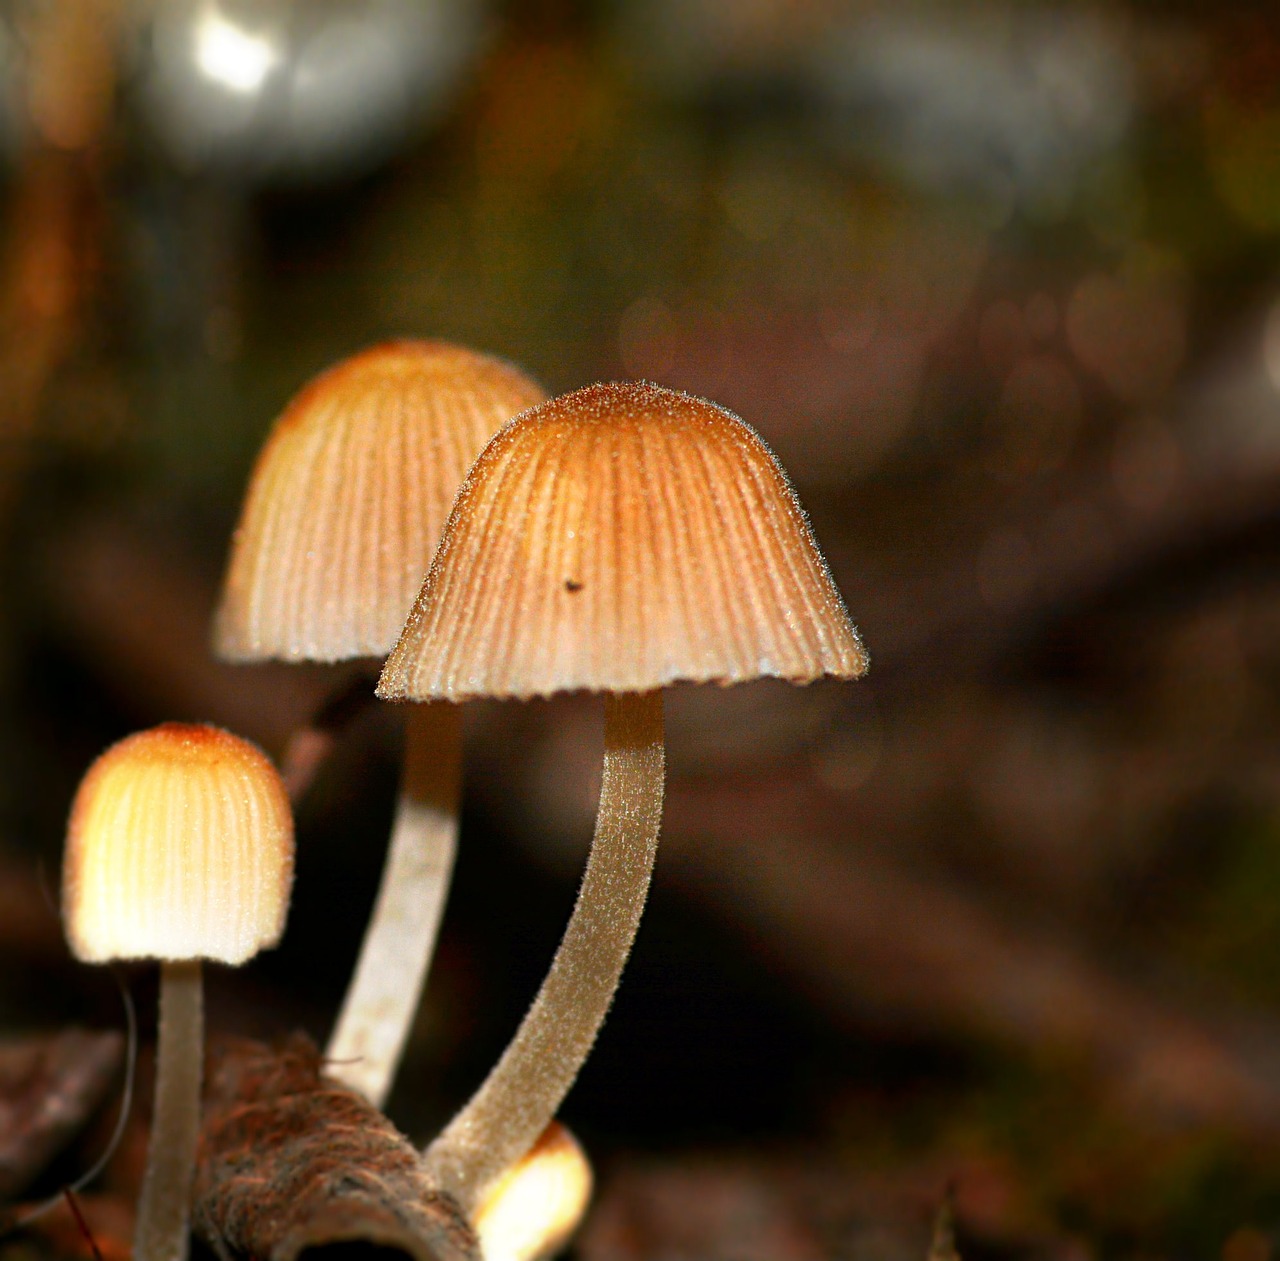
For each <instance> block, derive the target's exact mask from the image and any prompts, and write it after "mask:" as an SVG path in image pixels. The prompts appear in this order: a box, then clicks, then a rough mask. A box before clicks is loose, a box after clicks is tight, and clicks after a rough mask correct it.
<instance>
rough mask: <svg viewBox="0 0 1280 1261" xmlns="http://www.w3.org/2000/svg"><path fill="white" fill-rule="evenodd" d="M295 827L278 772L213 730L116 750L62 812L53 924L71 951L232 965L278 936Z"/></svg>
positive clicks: (198, 728)
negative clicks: (66, 815)
mask: <svg viewBox="0 0 1280 1261" xmlns="http://www.w3.org/2000/svg"><path fill="white" fill-rule="evenodd" d="M292 882H293V816H292V813H291V811H290V808H289V798H288V796H287V794H286V793H285V789H284V785H283V783H282V782H281V780H280V776H279V775H278V774H277V772H276V769H275V767H274V766H273V765H272V764H271V762H270V760H269V759H268V758H267V756H266V755H265V754H264V753H263V752H262V751H261V750H260V749H258V748H257V747H256V746H255V745H252V744H250V743H249V742H248V741H247V740H242V739H240V737H239V736H234V735H232V734H231V733H230V732H228V731H223V730H221V729H220V728H218V727H208V726H202V725H188V724H185V723H166V724H165V725H163V726H160V727H154V728H152V729H151V730H149V731H143V732H139V733H138V734H137V735H133V736H129V737H127V738H126V739H124V740H121V741H120V742H119V743H118V744H114V745H112V746H111V748H109V749H108V750H107V751H106V752H105V753H103V754H102V755H101V757H99V758H98V760H97V761H96V762H94V764H93V765H92V766H91V767H90V768H89V770H88V773H87V774H86V775H85V777H84V779H83V780H82V781H81V784H80V788H79V790H78V791H77V793H76V797H75V801H74V803H73V804H72V807H71V821H70V824H69V826H68V830H67V847H66V853H65V856H64V859H63V867H62V917H63V924H64V927H65V928H66V933H67V939H68V941H69V942H70V943H71V950H72V953H73V954H74V955H75V956H76V958H78V959H83V960H84V961H85V962H90V963H95V962H96V963H100V962H105V961H106V960H108V959H167V960H170V961H177V960H184V959H215V960H218V961H220V962H222V963H242V962H243V961H244V960H245V959H248V958H250V957H251V956H252V955H255V954H257V952H258V951H259V950H261V949H264V948H265V947H267V946H274V945H275V944H276V942H277V941H279V939H280V934H281V933H282V932H283V931H284V923H285V916H286V913H287V912H288V908H289V891H290V887H291V885H292Z"/></svg>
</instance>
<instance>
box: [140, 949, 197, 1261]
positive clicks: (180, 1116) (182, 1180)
mask: <svg viewBox="0 0 1280 1261" xmlns="http://www.w3.org/2000/svg"><path fill="white" fill-rule="evenodd" d="M203 1068H204V999H203V989H202V981H201V970H200V961H199V960H198V959H194V960H189V961H186V962H183V963H167V962H161V964H160V1031H159V1035H158V1037H157V1040H156V1094H155V1109H154V1112H153V1114H152V1120H151V1141H150V1144H149V1145H148V1147H147V1169H146V1173H145V1174H144V1175H143V1178H142V1194H141V1196H140V1197H139V1199H138V1225H137V1229H136V1231H135V1234H134V1241H133V1255H134V1261H186V1257H187V1248H188V1244H189V1241H190V1235H191V1182H192V1179H193V1178H194V1176H195V1166H196V1137H197V1135H198V1134H199V1131H200V1080H201V1076H202V1073H203Z"/></svg>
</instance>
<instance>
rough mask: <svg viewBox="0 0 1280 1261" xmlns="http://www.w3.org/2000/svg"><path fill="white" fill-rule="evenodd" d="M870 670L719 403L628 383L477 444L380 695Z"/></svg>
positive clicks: (812, 558)
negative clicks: (475, 456)
mask: <svg viewBox="0 0 1280 1261" xmlns="http://www.w3.org/2000/svg"><path fill="white" fill-rule="evenodd" d="M866 668H867V657H866V654H865V652H864V651H863V648H862V645H861V643H860V642H859V640H858V635H857V632H856V631H855V630H854V628H853V625H852V623H851V622H850V621H849V616H848V614H847V613H846V611H845V608H844V604H843V602H842V601H841V599H840V594H839V592H838V591H837V590H836V588H835V585H834V583H833V582H832V580H831V575H830V573H829V572H828V570H827V566H826V563H825V562H824V561H823V559H822V555H821V553H820V552H819V551H818V547H817V544H816V543H815V542H814V539H813V535H812V533H811V531H810V529H809V524H808V521H807V519H806V517H805V515H804V512H803V510H802V509H801V507H800V504H799V503H798V501H797V500H796V497H795V493H794V491H793V490H792V489H791V485H790V483H789V482H788V481H787V478H786V475H785V474H784V473H783V471H782V469H781V468H780V467H779V465H778V462H777V460H776V459H775V458H774V456H773V454H772V452H771V451H770V450H769V449H768V447H766V446H765V444H764V443H763V442H762V441H761V440H760V438H759V437H758V436H757V434H756V433H755V432H754V431H753V430H752V429H751V428H750V427H749V426H747V425H746V424H744V423H743V422H742V421H741V420H739V419H738V417H736V416H734V415H733V414H732V413H730V412H728V411H726V410H725V409H724V408H722V407H718V406H716V405H715V404H714V403H709V402H707V401H706V400H704V399H699V398H693V397H691V396H689V395H687V394H682V393H679V392H678V391H675V390H668V389H663V388H661V387H659V386H656V385H650V384H646V383H627V384H613V385H593V386H588V387H587V388H585V389H581V390H576V391H574V392H573V393H571V394H565V395H562V396H561V397H559V398H554V399H551V400H550V401H549V402H546V403H542V404H539V405H538V406H536V407H532V408H530V409H529V410H528V411H526V412H524V413H522V414H521V415H520V416H517V417H516V418H515V419H514V420H513V421H512V422H511V423H510V424H509V425H507V426H506V428H504V429H503V430H502V431H501V432H500V433H498V434H497V435H496V436H495V437H494V438H493V440H492V441H491V442H490V443H489V445H488V446H487V447H485V449H484V451H483V452H482V453H481V455H480V458H479V459H478V460H477V461H476V463H475V465H474V466H473V467H472V470H471V472H470V473H469V474H468V475H467V480H466V481H465V482H464V483H463V486H462V489H461V490H460V491H459V492H458V498H457V501H456V503H455V504H454V507H453V511H452V513H451V514H450V516H449V520H448V521H447V522H446V524H445V528H444V534H443V536H442V538H441V542H440V548H439V551H438V552H437V553H436V557H435V560H434V561H433V562H432V565H431V569H430V571H429V573H428V575H427V579H426V582H425V584H424V585H423V588H422V591H421V593H420V594H419V596H418V599H417V602H416V603H415V605H414V606H413V612H412V613H411V614H410V615H409V621H408V623H407V624H406V626H405V629H404V632H403V634H402V635H401V637H400V642H399V643H398V644H397V645H396V647H395V649H394V651H393V652H392V653H391V656H390V657H389V658H388V660H387V663H386V666H385V668H384V670H383V673H382V678H381V680H380V682H379V684H378V695H379V696H382V697H384V698H388V699H413V700H427V699H449V700H465V699H468V698H471V697H479V696H500V697H529V696H545V695H548V694H550V693H553V692H559V691H565V690H569V689H576V688H587V689H593V690H605V691H616V692H631V691H648V690H649V689H652V688H658V687H662V686H665V685H666V684H668V683H675V682H677V681H679V680H691V681H697V682H716V683H722V684H727V683H738V682H743V681H745V680H747V679H754V678H759V677H763V676H774V677H778V678H784V679H791V680H792V681H794V682H797V683H805V682H809V681H811V680H813V679H816V678H818V677H820V676H821V675H824V674H831V675H836V676H839V677H841V678H852V677H855V676H857V675H860V674H862V673H863V672H864V671H865V670H866Z"/></svg>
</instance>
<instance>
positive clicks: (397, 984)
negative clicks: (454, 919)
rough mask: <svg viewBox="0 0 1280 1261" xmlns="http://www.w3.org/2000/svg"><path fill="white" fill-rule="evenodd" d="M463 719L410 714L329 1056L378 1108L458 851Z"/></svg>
mask: <svg viewBox="0 0 1280 1261" xmlns="http://www.w3.org/2000/svg"><path fill="white" fill-rule="evenodd" d="M461 747H462V734H461V720H460V716H459V712H458V706H457V705H454V704H451V703H450V702H448V701H432V702H429V703H427V704H421V705H413V706H412V707H411V708H410V711H409V715H408V720H407V722H406V727H405V752H404V774H403V778H402V780H401V784H400V797H399V801H398V803H397V805H396V817H395V822H394V823H393V824H392V828H391V843H390V845H389V846H388V849H387V859H386V863H385V865H384V866H383V871H382V884H381V886H380V887H379V889H378V896H377V900H376V901H375V902H374V905H373V915H372V917H371V918H370V920H369V926H368V928H367V929H366V930H365V936H364V943H363V944H362V945H361V947H360V958H359V960H358V961H357V963H356V969H355V973H354V975H353V976H352V978H351V984H350V985H349V986H348V987H347V995H346V998H345V999H344V1000H343V1004H342V1010H341V1012H340V1013H339V1014H338V1023H337V1025H336V1026H335V1027H334V1031H333V1036H332V1037H331V1038H330V1039H329V1045H328V1047H327V1048H326V1050H325V1055H326V1057H327V1058H328V1059H329V1060H330V1061H331V1063H330V1066H329V1072H330V1073H331V1074H332V1075H333V1076H334V1077H336V1078H338V1080H339V1081H341V1082H344V1083H345V1084H346V1085H348V1086H350V1087H352V1089H354V1090H358V1091H359V1092H360V1093H361V1094H362V1095H364V1097H365V1098H366V1099H368V1100H369V1101H370V1102H371V1103H373V1104H375V1105H376V1106H377V1107H379V1108H381V1107H382V1105H383V1104H384V1103H385V1102H386V1098H387V1095H388V1094H389V1093H390V1091H391V1084H392V1082H393V1081H394V1080H395V1075H396V1069H397V1067H398V1066H399V1064H400V1056H401V1053H402V1052H403V1050H404V1044H405V1040H406V1039H407V1038H408V1036H409V1029H410V1027H411V1026H412V1024H413V1018H414V1015H415V1014H416V1012H417V1010H418V1000H419V999H420V997H421V995H422V987H423V983H424V982H425V981H426V977H427V971H428V969H429V968H430V966H431V956H432V954H433V953H434V951H435V944H436V936H437V934H438V933H439V931H440V919H441V916H442V915H443V914H444V903H445V898H446V896H447V894H448V892H449V879H450V877H451V875H452V874H453V858H454V854H455V852H456V850H457V845H458V783H459V776H460V764H461V758H462V754H461Z"/></svg>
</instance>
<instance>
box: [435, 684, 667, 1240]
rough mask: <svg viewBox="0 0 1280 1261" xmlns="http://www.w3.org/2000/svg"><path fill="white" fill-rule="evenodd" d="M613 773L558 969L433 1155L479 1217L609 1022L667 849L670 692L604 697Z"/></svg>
mask: <svg viewBox="0 0 1280 1261" xmlns="http://www.w3.org/2000/svg"><path fill="white" fill-rule="evenodd" d="M604 715H605V721H604V780H603V783H602V784H601V786H600V810H599V814H598V815H597V818H596V831H595V837H594V839H593V840H592V843H591V854H590V856H589V857H588V859H587V867H586V871H585V873H584V875H583V879H582V887H581V889H580V890H579V891H578V901H577V904H576V906H575V907H574V910H573V916H572V918H571V919H570V920H569V926H568V928H566V929H565V934H564V938H563V939H562V940H561V942H560V948H559V949H558V950H557V951H556V956H555V959H554V960H553V961H552V963H551V968H550V971H549V972H548V973H547V976H546V979H545V980H544V981H543V983H542V988H541V989H540V990H539V991H538V995H537V997H536V998H535V999H534V1000H533V1005H532V1006H531V1007H530V1008H529V1011H528V1013H527V1014H526V1015H525V1018H524V1020H523V1022H522V1023H521V1025H520V1028H519V1029H518V1030H517V1031H516V1035H515V1037H514V1038H513V1039H512V1040H511V1044H510V1045H509V1046H508V1047H507V1049H506V1051H505V1052H504V1054H503V1056H502V1058H501V1059H500V1060H499V1061H498V1063H497V1065H496V1066H495V1067H494V1069H493V1071H492V1072H490V1074H489V1076H488V1078H487V1079H486V1080H485V1082H484V1084H483V1085H482V1086H481V1087H480V1089H479V1090H478V1091H476V1093H475V1094H474V1095H473V1096H472V1097H471V1100H470V1102H468V1103H467V1105H466V1106H465V1107H464V1108H463V1109H462V1111H461V1112H459V1113H458V1115H457V1116H455V1117H454V1118H453V1120H452V1121H450V1123H449V1125H448V1126H447V1127H446V1128H445V1130H444V1131H443V1132H442V1133H441V1134H440V1136H439V1137H438V1138H437V1139H436V1140H435V1142H433V1143H432V1144H431V1145H430V1147H428V1148H427V1150H426V1152H425V1153H424V1155H423V1173H424V1175H425V1176H426V1178H427V1180H428V1182H429V1183H430V1184H431V1185H432V1186H435V1187H438V1188H439V1189H441V1190H444V1191H447V1192H449V1193H450V1194H451V1195H452V1196H453V1197H454V1198H455V1199H456V1200H457V1202H458V1204H459V1205H460V1206H461V1207H462V1209H463V1211H464V1212H465V1213H467V1214H468V1215H471V1214H472V1213H474V1211H475V1209H476V1207H477V1205H478V1204H479V1202H480V1201H481V1200H482V1199H483V1197H484V1194H485V1191H486V1190H487V1189H488V1187H489V1186H490V1185H491V1184H492V1183H493V1182H494V1180H495V1179H497V1178H499V1177H500V1176H501V1175H502V1174H503V1173H504V1172H505V1171H506V1170H507V1169H508V1168H510V1167H511V1166H512V1165H514V1164H515V1163H516V1161H518V1160H519V1159H520V1158H521V1157H522V1156H523V1155H524V1154H525V1153H526V1152H527V1151H528V1150H529V1149H530V1148H531V1147H532V1146H533V1144H534V1143H535V1142H536V1141H537V1139H538V1136H539V1135H540V1134H541V1133H542V1132H543V1131H544V1130H545V1129H546V1128H547V1126H548V1125H549V1124H550V1122H551V1121H552V1119H553V1118H554V1117H555V1114H556V1111H557V1109H558V1108H559V1107H560V1104H561V1102H562V1101H563V1099H564V1097H565V1095H566V1094H568V1092H569V1087H570V1086H572V1085H573V1082H574V1078H576V1077H577V1075H578V1071H579V1069H581V1067H582V1064H583V1061H584V1060H585V1059H586V1058H587V1055H588V1054H589V1052H590V1051H591V1047H592V1045H593V1044H594V1042H595V1040H596V1034H597V1033H598V1032H599V1029H600V1026H601V1025H602V1024H603V1023H604V1018H605V1014H606V1013H607V1012H608V1010H609V1004H610V1003H611V1002H612V1000H613V994H614V991H615V990H616V989H617V987H618V981H619V978H620V977H621V976H622V969H623V966H624V965H625V964H626V961H627V955H628V954H629V953H630V952H631V943H632V941H633V940H634V938H635V934H636V928H637V926H638V925H639V922H640V914H641V912H642V911H643V910H644V902H645V896H646V895H647V893H648V891H649V877H650V876H651V875H652V873H653V863H654V859H655V857H656V856H657V851H658V830H659V827H660V826H661V822H662V789H663V762H664V759H663V730H662V693H661V692H638V693H623V694H618V695H613V694H606V695H605V698H604Z"/></svg>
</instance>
